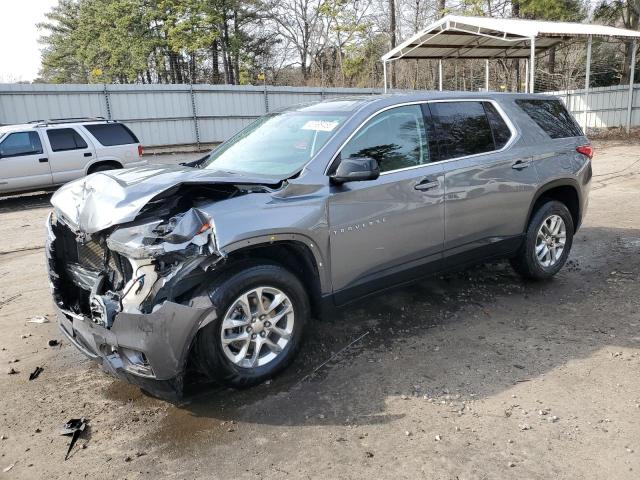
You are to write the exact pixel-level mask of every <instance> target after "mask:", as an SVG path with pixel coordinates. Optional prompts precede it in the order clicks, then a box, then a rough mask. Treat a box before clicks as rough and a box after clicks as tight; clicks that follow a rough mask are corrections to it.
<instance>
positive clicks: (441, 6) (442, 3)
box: [438, 0, 447, 18]
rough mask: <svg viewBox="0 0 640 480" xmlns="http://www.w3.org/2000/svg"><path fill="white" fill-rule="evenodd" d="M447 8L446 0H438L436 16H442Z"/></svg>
mask: <svg viewBox="0 0 640 480" xmlns="http://www.w3.org/2000/svg"><path fill="white" fill-rule="evenodd" d="M446 9H447V0H438V18H442V17H444V14H445V11H446Z"/></svg>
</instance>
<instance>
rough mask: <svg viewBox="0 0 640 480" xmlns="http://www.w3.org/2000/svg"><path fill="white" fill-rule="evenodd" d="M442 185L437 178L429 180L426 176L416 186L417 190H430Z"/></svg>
mask: <svg viewBox="0 0 640 480" xmlns="http://www.w3.org/2000/svg"><path fill="white" fill-rule="evenodd" d="M439 186H440V182H439V181H437V180H429V179H428V178H425V179H424V180H422V181H421V182H420V183H418V184H417V185H416V186H415V187H413V188H415V189H416V190H430V189H432V188H436V187H439Z"/></svg>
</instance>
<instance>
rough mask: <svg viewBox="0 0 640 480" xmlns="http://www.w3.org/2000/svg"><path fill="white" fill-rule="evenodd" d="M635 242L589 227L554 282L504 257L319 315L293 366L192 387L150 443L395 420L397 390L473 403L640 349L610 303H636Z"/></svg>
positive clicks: (638, 258)
mask: <svg viewBox="0 0 640 480" xmlns="http://www.w3.org/2000/svg"><path fill="white" fill-rule="evenodd" d="M634 239H636V240H634ZM638 239H640V232H639V231H638V230H624V229H605V228H585V229H584V230H582V231H581V232H580V233H579V235H577V237H576V240H575V244H574V250H573V252H572V257H571V260H570V261H569V262H568V264H567V265H566V266H565V268H564V270H563V271H562V272H561V273H560V274H559V275H558V276H557V277H556V278H555V279H554V280H552V281H549V282H541V283H532V282H525V281H523V280H521V279H520V278H519V277H518V276H516V274H515V273H513V271H512V270H511V268H510V267H509V265H508V263H507V262H502V263H494V264H489V265H484V266H478V267H475V268H472V269H469V270H466V271H462V272H457V273H452V274H449V275H444V276H439V277H436V278H432V279H430V280H426V281H423V282H420V283H418V284H415V285H412V286H407V287H404V288H400V289H395V290H392V291H389V292H385V293H381V294H378V295H376V296H373V297H370V298H367V299H365V300H362V301H360V302H359V303H356V304H353V305H351V306H349V307H347V308H345V309H343V310H341V311H340V312H339V313H338V314H337V315H336V316H335V318H332V319H328V320H325V321H321V322H314V323H313V324H312V325H311V326H310V328H309V330H308V331H307V335H306V340H305V343H304V345H303V347H302V350H301V352H300V354H299V356H298V357H297V359H296V360H295V361H294V363H293V365H292V366H290V367H289V369H288V370H286V371H285V372H284V373H283V374H281V375H280V376H278V377H277V378H275V379H274V380H273V381H272V382H269V383H268V384H263V385H260V386H257V387H254V388H251V389H248V390H244V391H235V390H231V389H225V388H221V387H215V386H206V385H196V386H195V388H192V390H191V397H190V398H189V399H188V401H187V402H186V403H185V404H183V405H180V406H178V408H172V409H170V410H169V414H168V416H167V417H166V419H165V420H164V423H163V424H162V425H161V427H160V429H159V431H158V432H154V439H155V441H158V442H160V444H163V443H165V444H175V443H176V442H180V441H184V442H187V443H189V442H192V441H196V436H195V435H194V433H197V432H201V431H207V432H209V433H211V432H215V431H216V430H220V431H221V432H222V431H225V432H226V429H227V428H228V424H229V422H232V421H235V422H243V423H248V424H251V423H255V424H268V425H283V426H284V425H287V426H295V425H307V426H308V425H314V424H322V425H327V424H336V425H346V424H360V425H365V424H379V423H387V422H391V421H393V420H395V419H397V418H398V415H390V414H388V413H385V412H386V410H387V408H386V402H387V401H388V400H389V399H390V398H392V397H394V396H401V395H406V396H420V397H422V396H426V397H429V398H434V399H440V398H443V397H445V396H449V397H451V398H456V399H459V401H460V402H462V401H463V400H476V399H480V398H483V397H487V396H491V395H494V394H496V393H498V392H501V391H503V390H506V389H509V388H511V387H513V386H514V385H515V384H518V383H520V382H526V381H530V380H532V379H535V378H537V377H539V376H540V375H542V374H544V373H546V372H549V371H551V370H553V369H554V368H556V367H558V366H560V365H564V364H566V363H567V362H568V361H570V360H572V359H576V358H584V357H587V356H589V355H591V354H592V353H593V352H594V351H596V350H599V349H601V348H603V347H607V346H612V345H616V346H637V345H638V343H639V342H638V341H639V340H640V337H638V336H637V328H635V327H634V326H633V325H632V324H630V323H629V314H628V311H627V312H626V314H625V312H621V314H617V312H615V311H612V309H611V305H617V307H616V308H620V309H621V310H624V309H625V308H626V309H629V308H633V307H631V306H630V305H629V304H628V298H629V296H630V295H632V294H633V292H636V293H637V291H636V285H637V282H638V278H639V276H640V255H638V254H639V253H640V241H638ZM612 272H613V273H612ZM605 298H606V302H605V300H604V299H605ZM634 298H635V297H634ZM605 304H607V305H609V307H608V309H607V311H606V312H605V311H603V308H604V307H603V305H605ZM365 333H367V334H366V336H365V337H364V338H363V339H362V340H361V341H359V342H357V343H356V344H354V345H353V346H352V347H350V348H349V349H347V351H345V352H343V353H342V354H340V355H338V356H337V357H335V358H333V359H332V360H330V361H329V362H327V363H326V364H325V365H324V366H323V367H322V368H320V369H319V370H318V371H317V372H315V373H313V372H314V370H315V369H316V368H317V367H318V366H319V365H321V364H323V363H324V362H325V361H327V360H328V359H330V358H331V357H332V355H333V354H335V353H336V352H338V351H340V350H341V349H342V348H343V347H345V346H346V345H349V344H350V343H351V342H352V341H353V340H354V339H356V338H358V337H359V336H361V335H363V334H365ZM116 391H117V392H118V393H117V394H116V393H115V392H116ZM124 391H125V392H128V393H124V395H125V396H126V395H140V393H139V392H138V393H137V394H136V393H134V392H135V389H134V388H133V387H130V388H129V389H128V390H127V389H125V390H124ZM107 395H108V396H118V397H122V395H123V388H122V385H121V384H118V385H116V384H115V383H114V384H113V390H112V391H108V392H107ZM221 429H224V430H221ZM214 437H215V435H214ZM215 438H218V437H215ZM215 438H213V440H211V439H210V440H211V441H215ZM219 438H221V439H222V436H220V437H219Z"/></svg>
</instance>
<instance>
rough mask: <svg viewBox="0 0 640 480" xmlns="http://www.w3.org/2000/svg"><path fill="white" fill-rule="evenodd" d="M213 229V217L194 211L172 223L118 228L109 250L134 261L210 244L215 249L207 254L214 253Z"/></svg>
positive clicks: (108, 244) (112, 236)
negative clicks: (211, 218)
mask: <svg viewBox="0 0 640 480" xmlns="http://www.w3.org/2000/svg"><path fill="white" fill-rule="evenodd" d="M211 227H212V226H211V220H210V219H209V217H208V216H207V215H206V214H204V213H203V212H201V211H199V210H196V209H193V208H192V209H190V210H188V211H186V212H184V213H181V214H178V215H174V216H173V217H171V218H169V219H168V220H158V221H155V222H151V223H146V224H143V225H135V226H131V227H122V228H118V229H117V230H116V231H114V232H113V233H112V234H111V235H110V236H109V238H108V239H107V246H108V247H109V248H110V249H111V250H114V251H116V252H118V253H121V254H123V255H124V256H126V257H129V258H132V259H143V258H153V257H158V256H160V255H164V254H167V253H172V252H180V251H183V250H186V249H187V248H189V247H191V248H193V247H192V246H194V247H195V248H196V249H202V247H205V246H206V245H207V244H209V246H210V247H211V248H209V249H208V252H207V253H211V252H213V251H214V250H215V248H214V245H213V242H214V239H213V235H212V234H211V233H212V228H211ZM201 253H205V252H204V251H202V252H201Z"/></svg>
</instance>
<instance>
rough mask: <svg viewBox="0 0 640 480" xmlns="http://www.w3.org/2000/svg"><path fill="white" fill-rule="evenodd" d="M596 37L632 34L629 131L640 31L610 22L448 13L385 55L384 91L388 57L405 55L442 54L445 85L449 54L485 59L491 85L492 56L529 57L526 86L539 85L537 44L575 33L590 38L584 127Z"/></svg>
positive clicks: (431, 56) (558, 40)
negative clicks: (599, 22) (561, 20)
mask: <svg viewBox="0 0 640 480" xmlns="http://www.w3.org/2000/svg"><path fill="white" fill-rule="evenodd" d="M593 37H600V38H615V39H618V40H632V41H633V47H632V52H633V53H632V55H631V65H630V67H631V70H630V74H631V75H630V77H631V78H630V81H629V102H628V106H627V132H629V129H630V127H631V110H632V101H633V95H632V92H633V81H634V73H635V64H636V45H637V39H638V38H639V37H640V32H637V31H635V30H625V29H623V28H616V27H608V26H606V25H588V24H584V23H569V22H545V21H539V20H525V19H519V18H518V19H514V18H493V17H465V16H460V15H447V16H445V17H443V18H441V19H440V20H438V21H437V22H435V23H432V24H431V25H429V26H428V27H426V28H424V29H422V30H421V31H419V32H418V33H416V34H415V35H414V36H412V37H411V38H409V39H407V40H405V41H404V42H402V43H401V44H400V45H398V46H397V47H395V48H394V49H392V50H390V51H389V52H387V53H386V54H385V55H383V56H382V58H381V60H382V66H383V71H384V91H385V92H386V91H387V62H392V61H394V60H400V59H437V60H438V61H439V65H438V77H439V80H438V83H439V89H440V90H442V60H445V59H448V58H455V59H457V58H466V59H484V60H486V62H485V86H486V90H489V60H491V59H497V58H501V59H504V58H525V59H528V62H527V63H526V69H527V73H526V74H525V79H526V84H525V91H527V92H534V91H535V60H536V49H537V50H538V51H540V50H542V51H544V50H547V49H549V48H550V47H552V46H554V45H558V44H561V43H563V42H567V41H570V40H574V39H579V38H585V39H587V59H586V65H587V68H586V74H585V87H584V88H585V102H584V103H585V107H584V123H583V128H584V130H585V131H586V126H587V104H588V102H589V80H590V74H591V45H592V41H593Z"/></svg>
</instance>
